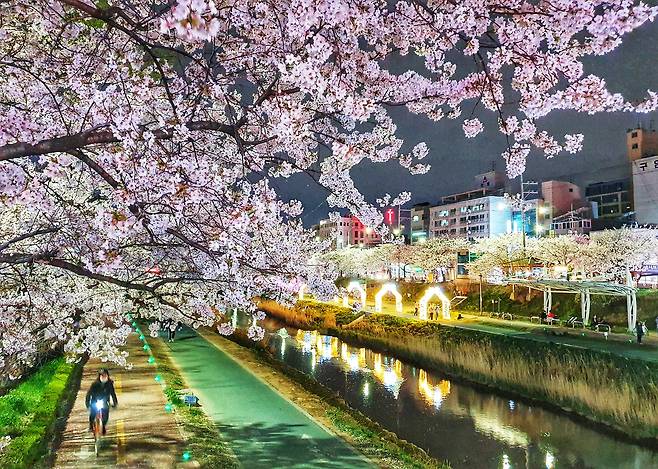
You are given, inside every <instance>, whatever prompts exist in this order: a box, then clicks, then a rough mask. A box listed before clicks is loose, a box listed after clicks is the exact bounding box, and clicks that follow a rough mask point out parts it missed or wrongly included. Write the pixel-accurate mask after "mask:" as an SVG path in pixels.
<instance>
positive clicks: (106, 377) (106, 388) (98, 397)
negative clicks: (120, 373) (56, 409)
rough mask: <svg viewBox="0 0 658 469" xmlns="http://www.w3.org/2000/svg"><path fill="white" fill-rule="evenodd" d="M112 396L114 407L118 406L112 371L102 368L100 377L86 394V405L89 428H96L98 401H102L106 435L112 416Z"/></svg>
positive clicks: (99, 372)
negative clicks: (106, 428) (108, 421)
mask: <svg viewBox="0 0 658 469" xmlns="http://www.w3.org/2000/svg"><path fill="white" fill-rule="evenodd" d="M110 398H111V399H112V407H116V406H117V404H118V403H119V401H118V400H117V395H116V392H114V381H112V379H110V372H109V371H108V370H107V368H102V369H101V370H99V371H98V378H96V381H94V382H93V383H92V384H91V386H90V387H89V391H87V395H86V396H85V406H86V407H87V409H89V430H90V431H93V430H94V420H95V419H96V412H98V410H99V409H97V408H96V405H95V404H96V402H97V401H102V402H103V403H104V404H105V406H104V409H103V410H105V412H103V435H105V427H106V426H107V420H108V419H109V418H110Z"/></svg>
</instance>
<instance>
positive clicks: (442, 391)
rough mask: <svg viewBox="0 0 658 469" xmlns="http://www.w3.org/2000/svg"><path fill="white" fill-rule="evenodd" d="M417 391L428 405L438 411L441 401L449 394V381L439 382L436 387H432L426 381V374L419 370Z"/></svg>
mask: <svg viewBox="0 0 658 469" xmlns="http://www.w3.org/2000/svg"><path fill="white" fill-rule="evenodd" d="M418 390H419V391H420V394H421V395H422V396H423V397H424V398H425V400H426V401H428V402H429V403H430V404H432V405H434V407H435V408H436V409H437V410H438V409H439V408H441V404H442V403H443V400H444V399H445V398H446V397H448V394H450V381H447V380H441V381H440V382H439V384H438V385H436V386H432V385H431V384H430V383H429V382H428V380H427V372H426V371H425V370H420V371H419V373H418Z"/></svg>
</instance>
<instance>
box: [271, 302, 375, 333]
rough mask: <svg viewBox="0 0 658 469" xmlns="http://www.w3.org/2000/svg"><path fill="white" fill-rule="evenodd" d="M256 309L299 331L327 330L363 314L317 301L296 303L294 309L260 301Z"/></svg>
mask: <svg viewBox="0 0 658 469" xmlns="http://www.w3.org/2000/svg"><path fill="white" fill-rule="evenodd" d="M258 307H259V308H260V309H262V310H263V311H265V312H266V313H268V314H270V315H271V316H273V317H275V318H278V319H280V320H282V321H284V322H286V323H288V324H290V325H292V326H295V327H298V328H300V329H318V330H327V329H330V328H334V327H336V326H343V325H345V324H349V323H351V322H352V321H354V320H355V319H357V318H358V317H359V316H360V315H361V314H363V313H359V314H354V311H353V310H352V309H351V308H345V307H343V306H339V305H332V304H329V303H321V302H318V301H298V302H297V304H296V305H295V306H294V307H292V308H288V307H286V306H283V305H280V304H279V303H277V302H275V301H272V300H263V299H261V300H259V301H258Z"/></svg>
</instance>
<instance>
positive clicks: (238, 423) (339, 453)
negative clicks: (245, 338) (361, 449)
mask: <svg viewBox="0 0 658 469" xmlns="http://www.w3.org/2000/svg"><path fill="white" fill-rule="evenodd" d="M168 345H169V347H170V349H171V358H172V360H173V361H174V362H175V363H176V366H177V367H178V369H179V370H180V371H181V374H182V375H183V377H184V379H185V381H186V382H187V384H188V385H189V386H190V388H191V389H192V390H193V391H194V392H195V394H196V395H197V396H198V397H199V401H200V404H201V406H202V409H203V410H204V412H205V413H206V414H207V415H208V416H209V417H210V418H211V419H212V420H213V421H215V422H216V423H217V425H218V427H219V430H220V432H221V433H222V436H223V437H224V439H225V440H226V442H227V443H228V445H229V446H230V447H231V449H232V450H233V452H234V453H235V455H236V456H237V458H238V460H239V461H240V463H241V464H242V466H243V467H245V468H249V469H258V468H302V467H322V468H365V467H372V465H371V464H370V463H369V462H368V461H367V460H366V459H365V458H364V457H363V456H361V455H360V454H358V453H357V452H355V450H353V449H352V448H351V447H349V446H348V445H347V444H346V443H345V442H344V441H343V440H341V439H340V438H338V437H337V436H335V435H333V434H331V433H329V432H328V431H327V430H326V429H325V428H323V427H321V426H320V425H319V424H318V423H317V422H315V421H314V420H312V419H311V418H310V417H309V416H308V415H307V414H306V413H305V412H304V411H302V410H301V409H299V408H298V407H297V406H296V405H295V404H293V403H292V402H290V401H288V400H287V399H285V398H284V397H283V396H281V395H280V394H279V393H278V392H277V391H275V390H274V389H273V388H271V387H270V386H269V385H267V384H266V383H265V382H263V381H261V380H260V379H259V378H257V377H256V376H255V375H253V374H252V373H251V372H250V371H249V370H248V369H246V368H244V367H243V366H242V365H240V364H239V363H238V362H237V361H235V360H234V359H233V358H231V357H230V356H229V355H228V354H227V353H226V352H225V351H224V350H222V349H221V348H220V347H219V346H217V345H213V344H211V343H209V342H208V341H206V340H205V339H203V338H202V337H200V336H199V335H197V334H196V333H195V332H193V331H191V330H189V329H185V330H183V331H182V332H180V333H179V334H178V335H177V337H176V341H175V342H173V343H170V344H168Z"/></svg>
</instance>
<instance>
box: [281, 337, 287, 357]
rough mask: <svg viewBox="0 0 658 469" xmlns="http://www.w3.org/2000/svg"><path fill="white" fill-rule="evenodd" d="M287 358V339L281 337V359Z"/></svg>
mask: <svg viewBox="0 0 658 469" xmlns="http://www.w3.org/2000/svg"><path fill="white" fill-rule="evenodd" d="M285 356H286V338H285V337H281V358H284V357H285Z"/></svg>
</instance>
